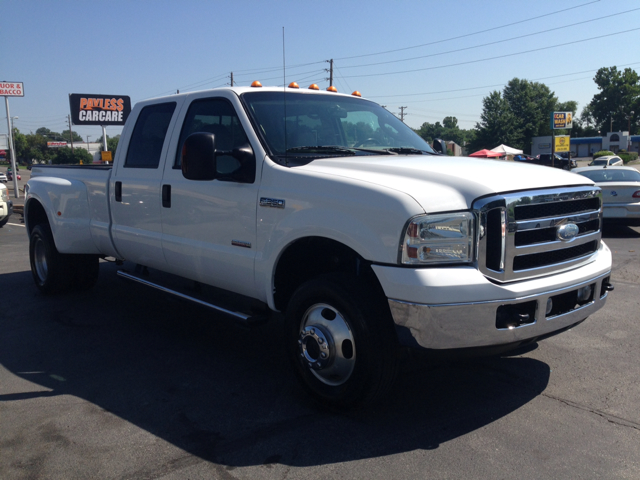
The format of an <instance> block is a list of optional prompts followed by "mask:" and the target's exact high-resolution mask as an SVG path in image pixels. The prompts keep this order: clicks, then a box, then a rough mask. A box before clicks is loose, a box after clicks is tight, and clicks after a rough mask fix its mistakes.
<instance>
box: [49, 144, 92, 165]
mask: <svg viewBox="0 0 640 480" xmlns="http://www.w3.org/2000/svg"><path fill="white" fill-rule="evenodd" d="M51 163H53V164H54V165H78V164H80V163H82V164H84V165H91V164H92V163H93V157H92V156H91V154H90V153H89V152H88V151H87V150H85V149H84V148H74V149H73V150H71V149H70V148H69V147H62V148H57V149H56V154H55V156H54V157H53V158H52V159H51Z"/></svg>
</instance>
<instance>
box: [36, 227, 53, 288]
mask: <svg viewBox="0 0 640 480" xmlns="http://www.w3.org/2000/svg"><path fill="white" fill-rule="evenodd" d="M33 264H34V266H35V269H36V274H37V275H38V281H39V282H40V284H43V283H44V282H45V281H46V279H47V274H48V273H49V267H48V265H47V254H46V247H45V244H44V241H43V240H42V239H41V238H38V239H37V240H36V243H35V245H34V246H33Z"/></svg>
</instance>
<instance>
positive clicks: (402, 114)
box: [400, 107, 409, 123]
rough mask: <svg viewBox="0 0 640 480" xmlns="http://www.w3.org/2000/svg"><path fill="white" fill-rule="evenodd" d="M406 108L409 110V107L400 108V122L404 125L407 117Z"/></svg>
mask: <svg viewBox="0 0 640 480" xmlns="http://www.w3.org/2000/svg"><path fill="white" fill-rule="evenodd" d="M405 108H409V107H400V121H401V122H402V123H404V116H405V115H407V114H406V113H404V109H405Z"/></svg>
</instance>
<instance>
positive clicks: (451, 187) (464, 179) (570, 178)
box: [295, 155, 593, 212]
mask: <svg viewBox="0 0 640 480" xmlns="http://www.w3.org/2000/svg"><path fill="white" fill-rule="evenodd" d="M295 168H296V169H298V168H301V169H304V170H307V171H309V172H316V173H319V174H327V175H331V176H342V177H346V178H349V179H352V180H357V181H360V182H368V183H372V184H376V185H380V186H384V187H386V188H391V189H394V190H398V191H401V192H404V193H406V194H407V195H410V196H411V197H413V198H414V199H415V200H416V201H417V202H418V203H419V204H420V205H421V206H422V208H423V209H424V210H425V212H430V211H431V212H435V211H451V210H465V209H468V208H470V207H471V204H472V203H473V201H474V200H475V199H477V198H479V197H484V196H487V195H492V194H496V193H505V192H514V191H519V190H533V189H543V188H552V187H567V186H576V185H593V182H591V180H589V179H588V178H586V177H583V176H582V175H576V174H574V173H570V172H567V171H564V170H560V169H557V168H551V167H543V166H539V165H525V164H520V163H516V162H508V161H504V160H490V159H476V158H469V157H445V156H430V155H429V156H427V155H376V156H357V157H347V158H345V157H340V158H325V159H320V160H314V161H313V162H311V163H308V164H306V165H304V166H300V167H295Z"/></svg>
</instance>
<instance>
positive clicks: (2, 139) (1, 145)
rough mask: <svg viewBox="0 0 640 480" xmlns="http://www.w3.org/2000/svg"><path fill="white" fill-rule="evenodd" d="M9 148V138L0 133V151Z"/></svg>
mask: <svg viewBox="0 0 640 480" xmlns="http://www.w3.org/2000/svg"><path fill="white" fill-rule="evenodd" d="M8 148H9V137H8V136H7V134H6V133H0V150H7V149H8Z"/></svg>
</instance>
